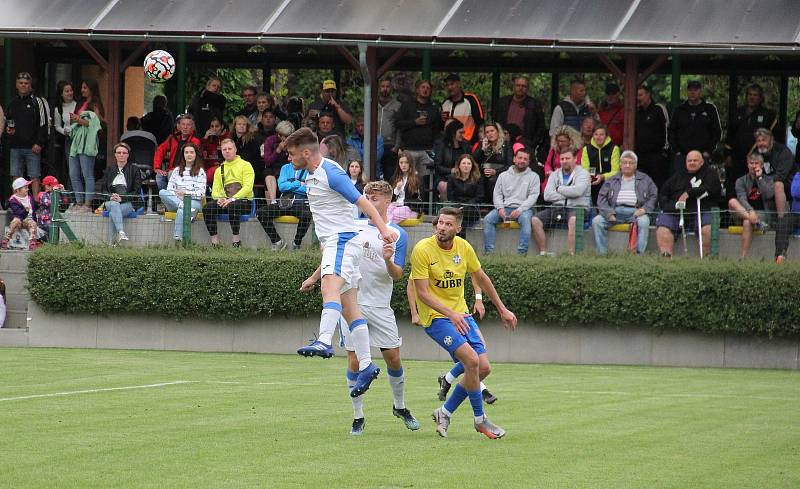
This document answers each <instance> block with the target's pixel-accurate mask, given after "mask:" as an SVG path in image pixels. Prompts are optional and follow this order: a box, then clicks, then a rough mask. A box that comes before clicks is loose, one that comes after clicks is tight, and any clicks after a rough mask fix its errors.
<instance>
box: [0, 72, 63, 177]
mask: <svg viewBox="0 0 800 489" xmlns="http://www.w3.org/2000/svg"><path fill="white" fill-rule="evenodd" d="M77 108H78V102H77V101H76V100H75V91H74V89H73V87H72V83H70V82H68V81H63V80H62V81H60V82H58V84H57V85H56V104H55V107H53V127H55V130H56V134H57V136H56V147H58V148H59V149H60V150H61V151H59V152H58V155H51V156H50V157H51V158H53V160H55V161H54V163H55V165H54V166H55V167H56V174H57V175H58V176H59V177H63V176H64V175H66V174H67V173H66V172H64V169H65V168H68V160H69V148H70V143H71V141H72V139H71V138H70V129H71V128H72V122H71V121H70V119H69V115H70V114H72V113H73V112H75V109H77ZM0 134H1V133H0Z"/></svg>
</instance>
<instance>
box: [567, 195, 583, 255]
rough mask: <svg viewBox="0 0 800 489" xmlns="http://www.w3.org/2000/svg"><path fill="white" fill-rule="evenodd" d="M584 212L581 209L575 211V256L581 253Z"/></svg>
mask: <svg viewBox="0 0 800 489" xmlns="http://www.w3.org/2000/svg"><path fill="white" fill-rule="evenodd" d="M584 212H585V210H584V208H583V207H578V208H576V209H575V254H576V255H577V254H578V253H583V233H584V232H585V230H584V229H583V219H584V217H583V216H584V214H583V213H584ZM567 233H569V218H567Z"/></svg>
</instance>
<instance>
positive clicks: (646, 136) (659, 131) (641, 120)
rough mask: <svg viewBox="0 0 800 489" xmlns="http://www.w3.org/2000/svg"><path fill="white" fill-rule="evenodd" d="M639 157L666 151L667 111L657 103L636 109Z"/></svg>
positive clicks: (636, 146) (637, 150) (636, 145)
mask: <svg viewBox="0 0 800 489" xmlns="http://www.w3.org/2000/svg"><path fill="white" fill-rule="evenodd" d="M634 145H635V148H636V152H637V153H638V154H639V155H642V154H652V153H659V152H661V151H664V150H665V149H666V147H667V109H666V108H665V107H664V106H663V105H661V104H656V103H651V104H650V105H649V106H648V107H647V108H643V107H637V108H636V141H635V143H634Z"/></svg>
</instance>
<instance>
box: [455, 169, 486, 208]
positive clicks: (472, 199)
mask: <svg viewBox="0 0 800 489" xmlns="http://www.w3.org/2000/svg"><path fill="white" fill-rule="evenodd" d="M447 201H448V202H458V203H460V204H482V203H483V185H482V184H481V181H480V180H478V181H477V182H475V183H469V182H465V181H464V180H461V179H458V178H456V177H455V175H452V174H451V175H450V176H449V177H447Z"/></svg>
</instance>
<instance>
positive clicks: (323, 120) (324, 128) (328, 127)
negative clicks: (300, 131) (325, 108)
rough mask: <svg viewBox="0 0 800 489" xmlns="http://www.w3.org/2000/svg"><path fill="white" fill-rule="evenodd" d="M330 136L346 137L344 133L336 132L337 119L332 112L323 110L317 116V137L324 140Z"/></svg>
mask: <svg viewBox="0 0 800 489" xmlns="http://www.w3.org/2000/svg"><path fill="white" fill-rule="evenodd" d="M328 136H338V137H340V138H342V139H344V136H343V135H340V134H339V133H338V132H336V120H335V119H334V117H333V114H331V113H330V112H322V113H320V114H319V115H318V116H317V139H319V140H320V141H322V140H323V139H325V138H326V137H328Z"/></svg>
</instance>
